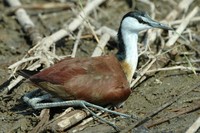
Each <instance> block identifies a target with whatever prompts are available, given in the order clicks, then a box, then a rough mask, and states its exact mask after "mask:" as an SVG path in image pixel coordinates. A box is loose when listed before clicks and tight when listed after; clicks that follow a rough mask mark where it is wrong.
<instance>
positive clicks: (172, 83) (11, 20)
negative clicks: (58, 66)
mask: <svg viewBox="0 0 200 133" xmlns="http://www.w3.org/2000/svg"><path fill="white" fill-rule="evenodd" d="M51 1H53V0H51ZM153 1H154V4H155V5H156V19H157V20H162V19H163V18H165V16H166V15H167V14H168V13H169V12H170V11H171V10H172V9H173V8H174V7H173V5H170V4H169V2H168V1H166V0H160V1H156V0H153ZM21 2H22V3H23V4H33V3H39V2H40V3H45V2H46V1H45V0H41V1H34V2H32V1H30V0H22V1H21ZM54 2H55V1H54ZM175 2H177V3H178V2H179V0H176V1H175ZM195 5H200V1H195V2H193V4H192V5H191V6H190V9H189V11H191V10H192V9H193V8H194V6H195ZM135 7H137V8H138V9H140V10H145V11H147V12H150V8H149V6H148V5H145V4H143V3H141V2H136V4H135ZM129 10H131V9H130V8H129V7H128V6H127V3H126V2H125V1H120V0H116V1H109V2H106V4H103V5H102V6H101V8H99V9H98V16H97V17H96V18H95V20H96V21H97V22H96V23H95V24H96V27H97V28H98V27H100V26H102V25H106V26H108V27H111V28H113V29H116V30H117V28H118V26H119V23H120V20H121V17H122V16H123V14H124V13H126V12H127V11H129ZM8 11H9V7H8V5H7V4H6V3H5V2H2V1H0V12H1V14H0V84H1V83H4V82H5V81H6V79H8V77H9V70H8V68H7V67H8V66H9V65H11V64H12V63H14V62H16V61H18V60H20V59H21V58H22V57H23V55H24V54H25V53H26V52H27V51H28V50H29V49H30V48H31V47H32V46H31V43H30V41H29V40H28V38H27V36H26V35H25V33H24V32H23V30H22V29H21V27H20V25H19V24H18V22H17V21H16V19H15V16H14V15H13V14H8ZM27 11H28V13H29V14H30V16H31V18H32V19H33V21H34V23H35V25H36V26H37V27H38V29H39V30H40V32H41V33H43V35H50V34H51V33H53V32H55V31H57V30H59V29H60V28H62V24H63V23H65V22H70V21H71V20H72V19H73V17H75V16H74V15H73V14H72V12H71V11H66V10H65V11H57V14H56V15H52V12H48V11H44V10H27ZM38 13H42V14H46V18H45V19H43V23H44V24H42V23H41V20H40V19H39V18H38V16H37V14H38ZM198 15H200V12H199V13H198ZM52 16H53V17H52ZM91 17H94V15H92V16H91ZM181 17H182V16H180V18H181ZM189 28H191V29H192V30H193V31H194V32H196V34H197V35H198V34H200V23H191V24H190V25H189ZM87 33H90V31H89V30H88V29H86V30H85V31H84V33H83V34H87ZM73 43H74V41H73V40H72V41H63V42H62V43H60V42H59V43H58V44H57V54H58V55H69V54H70V53H71V50H72V47H73ZM193 44H194V46H195V47H196V48H198V49H199V50H200V47H199V46H197V44H199V42H197V41H196V40H194V42H193ZM95 46H96V42H95V40H94V39H82V40H81V45H80V47H79V49H78V51H77V56H79V57H81V56H90V55H91V53H92V51H93V50H94V48H95ZM110 48H112V47H111V46H108V47H106V51H107V53H108V52H112V51H110ZM112 50H113V48H112ZM189 52H192V51H191V50H189ZM195 58H198V57H195ZM185 60H186V59H185V58H184V56H183V55H177V57H176V58H175V60H174V62H175V61H185ZM169 65H170V64H169ZM195 65H196V66H197V67H199V65H198V64H195ZM138 67H139V66H138ZM198 81H199V74H198V73H197V75H194V74H193V73H188V72H185V71H181V70H176V71H163V72H159V73H156V74H155V75H152V76H150V77H149V78H148V79H147V80H145V81H144V82H142V83H141V84H140V85H138V86H137V87H136V88H134V92H133V93H132V94H131V96H130V97H129V98H128V100H127V101H126V102H125V105H124V108H123V109H124V110H126V111H127V112H128V113H129V114H132V113H134V114H136V115H138V116H139V117H141V118H143V117H145V116H146V115H147V114H148V113H150V112H152V111H154V110H155V109H157V108H158V107H160V106H161V105H163V104H164V103H166V102H168V101H169V100H170V99H172V98H173V97H175V96H177V95H179V94H181V92H184V91H186V90H187V89H188V88H191V87H193V86H194V84H195V83H197V82H198ZM32 89H34V88H33V87H32V86H30V85H29V84H21V85H20V86H19V87H17V88H15V89H14V91H13V92H12V93H11V94H8V95H5V94H4V95H3V94H1V93H0V100H1V104H0V129H1V130H0V132H5V133H7V132H29V131H31V130H32V129H33V128H34V127H35V126H36V125H37V123H38V119H37V117H36V116H35V115H39V113H40V111H35V110H33V109H31V108H30V107H28V106H27V105H26V104H25V103H23V101H22V99H21V97H22V96H23V95H24V94H25V93H26V92H29V91H30V90H32ZM199 99H200V91H199V88H198V89H195V91H192V92H190V93H188V94H187V95H185V96H183V97H181V99H179V100H178V101H177V102H175V103H174V104H172V105H171V106H170V107H168V108H167V109H165V110H164V111H162V112H160V113H159V114H158V115H156V116H155V118H153V119H159V118H165V117H169V116H172V115H174V114H176V113H178V112H179V111H183V110H184V109H187V108H191V107H193V106H195V105H198V104H199V101H198V100H199ZM176 110H178V111H176ZM199 113H200V110H195V111H192V112H190V113H188V114H184V115H181V116H179V117H177V118H174V119H171V120H169V121H167V122H165V123H163V124H160V125H157V126H154V127H152V128H149V132H176V133H177V132H184V131H185V130H186V129H187V128H188V127H189V126H190V125H191V124H192V123H193V122H194V121H195V120H196V119H197V117H198V116H199ZM117 119H119V120H118V121H117V125H121V126H122V127H127V126H128V125H129V124H130V123H131V122H130V121H128V120H123V119H122V120H121V119H120V118H117ZM142 130H143V131H142ZM82 132H114V131H113V129H112V128H110V127H109V126H106V125H105V124H99V123H96V124H93V123H90V126H89V127H88V128H86V129H85V130H83V131H82ZM136 132H144V129H141V130H139V131H136Z"/></svg>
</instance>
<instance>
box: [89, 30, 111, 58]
mask: <svg viewBox="0 0 200 133" xmlns="http://www.w3.org/2000/svg"><path fill="white" fill-rule="evenodd" d="M109 40H110V35H109V34H107V33H105V34H103V35H102V37H101V39H100V41H99V43H98V45H97V46H96V48H95V50H94V52H93V54H92V57H95V56H100V55H101V54H102V52H103V51H104V47H105V46H106V44H107V43H108V41H109Z"/></svg>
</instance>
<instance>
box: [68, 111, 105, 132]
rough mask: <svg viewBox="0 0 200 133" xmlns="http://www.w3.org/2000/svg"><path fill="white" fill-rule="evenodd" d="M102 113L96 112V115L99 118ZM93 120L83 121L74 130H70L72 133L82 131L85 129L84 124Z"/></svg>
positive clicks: (91, 118)
mask: <svg viewBox="0 0 200 133" xmlns="http://www.w3.org/2000/svg"><path fill="white" fill-rule="evenodd" d="M102 113H103V112H98V113H97V114H96V115H97V116H100V115H101V114H102ZM92 120H94V117H89V118H87V119H85V120H83V121H82V122H81V123H80V124H79V125H78V126H76V128H75V129H74V130H72V132H73V133H75V132H78V131H82V130H83V129H84V128H86V124H87V123H89V122H91V121H92Z"/></svg>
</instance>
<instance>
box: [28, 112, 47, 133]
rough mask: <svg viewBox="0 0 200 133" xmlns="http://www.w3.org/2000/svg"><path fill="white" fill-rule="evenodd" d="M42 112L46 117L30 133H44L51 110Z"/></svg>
mask: <svg viewBox="0 0 200 133" xmlns="http://www.w3.org/2000/svg"><path fill="white" fill-rule="evenodd" d="M42 111H43V113H44V115H43V117H42V118H41V121H40V122H39V123H38V124H37V126H35V127H34V128H33V130H32V131H31V132H30V133H39V132H42V130H43V126H44V125H45V124H46V123H47V122H48V121H49V118H50V114H49V112H50V110H49V109H43V110H42Z"/></svg>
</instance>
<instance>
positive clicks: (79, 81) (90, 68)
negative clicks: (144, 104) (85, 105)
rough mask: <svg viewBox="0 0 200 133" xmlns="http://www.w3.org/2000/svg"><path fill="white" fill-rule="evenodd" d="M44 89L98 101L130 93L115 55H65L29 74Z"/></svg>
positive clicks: (119, 99) (118, 100)
mask: <svg viewBox="0 0 200 133" xmlns="http://www.w3.org/2000/svg"><path fill="white" fill-rule="evenodd" d="M30 80H31V81H32V82H34V83H35V84H36V85H39V86H40V87H42V88H43V89H44V90H46V91H48V92H50V93H52V94H54V95H56V96H58V97H60V98H62V99H65V100H68V99H81V100H86V101H88V102H91V103H95V104H98V105H107V104H118V103H121V102H123V101H125V100H126V99H127V98H128V96H129V95H130V93H131V90H130V88H129V84H128V81H127V79H126V77H125V74H124V73H123V71H122V68H121V66H120V64H119V62H118V60H117V59H116V57H115V56H112V55H110V56H101V57H93V58H81V59H79V58H72V59H69V58H68V59H65V60H62V61H60V62H58V63H57V64H55V65H54V66H52V67H50V68H47V69H45V70H43V71H41V72H40V73H38V74H36V75H34V76H32V77H31V78H30Z"/></svg>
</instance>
